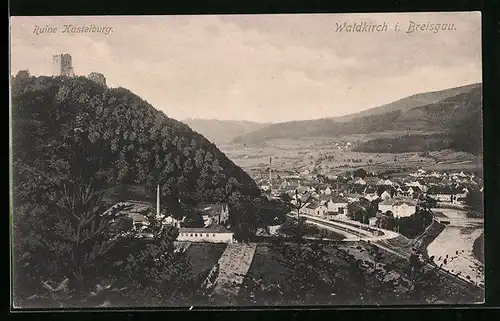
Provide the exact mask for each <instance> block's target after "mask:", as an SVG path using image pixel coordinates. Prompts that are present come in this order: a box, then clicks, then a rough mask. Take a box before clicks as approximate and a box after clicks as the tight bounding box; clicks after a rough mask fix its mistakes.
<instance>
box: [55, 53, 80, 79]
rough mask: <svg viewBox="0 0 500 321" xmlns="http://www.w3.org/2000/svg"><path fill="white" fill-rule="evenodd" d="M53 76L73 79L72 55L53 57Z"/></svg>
mask: <svg viewBox="0 0 500 321" xmlns="http://www.w3.org/2000/svg"><path fill="white" fill-rule="evenodd" d="M52 67H53V75H54V76H55V77H57V76H65V77H73V76H74V75H75V74H74V72H73V62H72V59H71V55H70V54H58V55H54V56H53V60H52Z"/></svg>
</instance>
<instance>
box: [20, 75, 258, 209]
mask: <svg viewBox="0 0 500 321" xmlns="http://www.w3.org/2000/svg"><path fill="white" fill-rule="evenodd" d="M12 134H13V138H12V145H13V175H14V176H13V180H14V194H15V195H14V201H15V205H16V206H17V205H19V206H21V205H22V204H24V203H37V202H39V203H41V202H43V200H41V199H40V198H42V195H45V193H46V192H50V190H51V189H54V188H58V187H61V186H62V184H63V183H64V182H72V180H74V179H75V177H84V178H86V179H87V178H92V179H93V181H94V182H95V183H96V184H97V185H98V186H99V187H103V188H104V187H117V186H118V187H119V186H124V185H133V186H146V187H147V188H146V190H147V191H148V193H151V195H155V194H154V190H155V189H154V187H155V186H156V184H157V183H159V184H160V185H161V186H162V189H161V191H162V195H163V197H165V198H171V199H182V200H183V201H186V202H193V203H195V202H199V201H205V202H217V201H227V200H232V201H233V203H237V202H238V200H239V199H240V198H245V197H248V198H249V199H251V198H252V197H258V196H260V192H259V190H258V188H257V186H256V184H255V183H254V181H253V180H252V179H251V178H250V177H249V176H248V175H247V174H246V173H245V172H244V171H243V170H242V169H241V168H239V167H238V166H236V165H235V164H234V163H233V162H232V161H231V160H229V159H228V158H227V157H226V156H225V155H224V154H223V153H222V152H221V151H220V150H219V149H218V148H217V147H216V146H215V145H214V144H212V143H211V142H209V141H208V140H207V139H205V138H204V137H203V136H202V135H200V134H198V133H196V132H195V131H193V130H191V129H190V128H189V126H187V125H185V124H183V123H181V122H179V121H176V120H174V119H170V118H168V117H167V116H166V115H165V114H164V113H162V112H160V111H157V110H156V109H155V108H153V106H151V105H150V104H149V103H147V102H146V101H144V100H142V99H141V98H140V97H138V96H137V95H135V94H134V93H132V92H130V91H129V90H127V89H124V88H105V87H101V86H99V85H97V84H95V83H93V82H92V81H90V80H88V79H86V78H85V77H77V78H64V77H56V78H54V77H43V76H42V77H29V76H28V77H26V76H20V75H18V76H16V77H12ZM37 200H38V201H37Z"/></svg>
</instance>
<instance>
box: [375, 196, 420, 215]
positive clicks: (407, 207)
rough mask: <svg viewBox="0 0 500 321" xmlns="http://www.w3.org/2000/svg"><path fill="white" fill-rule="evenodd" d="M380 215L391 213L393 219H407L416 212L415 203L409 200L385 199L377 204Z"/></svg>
mask: <svg viewBox="0 0 500 321" xmlns="http://www.w3.org/2000/svg"><path fill="white" fill-rule="evenodd" d="M378 209H379V211H381V212H382V213H385V212H387V211H391V212H392V213H393V214H394V216H395V217H408V216H411V215H413V214H415V212H416V211H417V206H416V204H415V202H414V201H413V200H411V199H407V200H405V199H393V198H392V199H387V200H384V201H382V202H380V203H379V204H378Z"/></svg>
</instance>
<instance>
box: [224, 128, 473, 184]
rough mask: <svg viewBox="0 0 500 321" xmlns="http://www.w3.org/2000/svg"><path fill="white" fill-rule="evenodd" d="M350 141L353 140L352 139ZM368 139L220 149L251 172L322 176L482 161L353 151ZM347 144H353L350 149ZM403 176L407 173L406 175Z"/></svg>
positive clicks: (446, 154) (442, 154)
mask: <svg viewBox="0 0 500 321" xmlns="http://www.w3.org/2000/svg"><path fill="white" fill-rule="evenodd" d="M349 139H350V140H349ZM366 139H368V138H366V137H343V138H342V139H340V138H338V139H335V138H310V139H306V138H304V139H298V140H284V139H281V140H273V141H269V142H266V143H262V144H259V145H238V144H226V145H220V146H219V148H220V149H221V150H222V151H223V152H224V153H225V154H226V155H227V156H228V157H229V158H230V159H231V160H232V161H233V162H234V163H235V164H237V165H238V166H241V167H242V168H243V169H245V170H247V171H248V172H251V171H252V170H254V169H259V168H260V169H263V168H267V167H268V166H269V158H271V159H272V167H273V170H275V171H278V172H279V171H288V170H297V171H299V172H301V171H305V170H308V171H309V172H313V171H315V172H316V173H319V174H325V175H338V174H341V173H344V172H346V171H350V170H353V169H356V168H360V167H363V168H365V169H366V170H369V171H373V172H376V173H377V172H381V171H387V170H389V169H396V170H411V171H413V170H416V169H418V168H424V169H427V170H475V169H478V168H479V169H480V168H481V167H482V165H481V164H482V163H481V159H478V158H477V157H474V156H472V155H470V154H467V153H463V152H454V151H451V150H443V151H439V152H431V153H424V154H422V153H398V154H391V153H361V152H355V151H353V150H352V148H351V147H352V146H354V144H355V143H356V142H358V141H362V140H366ZM347 142H353V143H352V145H350V146H346V144H347ZM401 174H402V175H405V174H407V173H405V172H403V173H401Z"/></svg>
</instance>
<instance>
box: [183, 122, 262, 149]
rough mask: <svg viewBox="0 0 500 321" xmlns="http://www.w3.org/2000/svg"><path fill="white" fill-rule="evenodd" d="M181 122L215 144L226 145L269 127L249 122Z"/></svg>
mask: <svg viewBox="0 0 500 321" xmlns="http://www.w3.org/2000/svg"><path fill="white" fill-rule="evenodd" d="M182 122H183V123H185V124H186V125H188V126H189V127H191V128H192V129H193V130H194V131H196V132H198V133H200V134H202V135H203V136H205V137H206V138H207V139H208V140H210V141H211V142H213V143H215V144H223V143H228V142H230V141H232V140H233V139H235V138H236V137H238V136H241V135H244V134H247V133H250V132H253V131H255V130H258V129H261V128H264V127H266V126H268V125H270V124H263V123H257V122H250V121H233V120H217V119H199V118H191V119H185V120H183V121H182Z"/></svg>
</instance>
